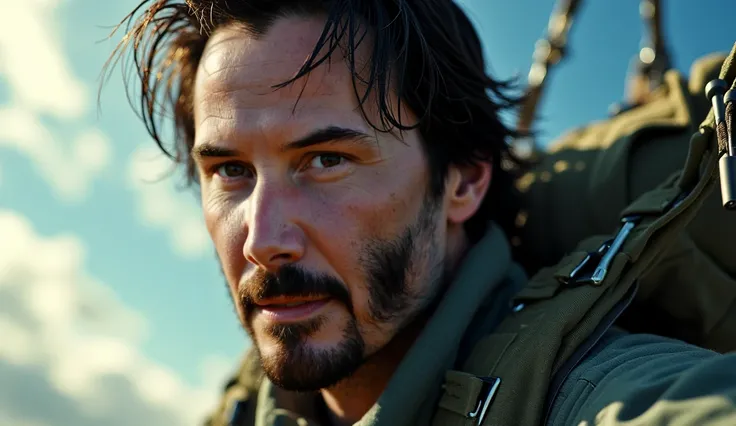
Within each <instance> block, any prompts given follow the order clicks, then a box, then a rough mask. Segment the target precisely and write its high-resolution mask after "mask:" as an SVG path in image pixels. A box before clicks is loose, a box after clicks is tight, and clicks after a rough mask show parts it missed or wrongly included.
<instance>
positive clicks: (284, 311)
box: [255, 297, 332, 323]
mask: <svg viewBox="0 0 736 426" xmlns="http://www.w3.org/2000/svg"><path fill="white" fill-rule="evenodd" d="M330 300H332V299H330V298H325V297H322V298H312V299H296V298H276V299H268V300H259V301H258V302H256V310H255V314H256V315H261V316H263V317H264V318H265V319H267V320H269V321H272V322H276V323H289V322H299V321H304V320H308V319H309V318H311V317H313V316H315V315H316V314H317V313H318V312H319V311H321V310H322V308H324V307H325V306H327V304H328V303H330Z"/></svg>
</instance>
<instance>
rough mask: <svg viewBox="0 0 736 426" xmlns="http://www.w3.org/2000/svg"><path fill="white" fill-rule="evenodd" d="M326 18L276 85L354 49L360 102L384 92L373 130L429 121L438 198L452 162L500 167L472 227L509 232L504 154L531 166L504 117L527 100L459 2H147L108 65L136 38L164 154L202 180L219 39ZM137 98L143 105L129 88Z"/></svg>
mask: <svg viewBox="0 0 736 426" xmlns="http://www.w3.org/2000/svg"><path fill="white" fill-rule="evenodd" d="M146 6H147V8H146V9H145V10H144V11H143V13H142V14H141V16H139V17H137V18H136V15H137V14H138V13H139V11H141V10H143V8H144V7H146ZM318 14H319V15H324V16H325V17H326V23H325V27H324V30H323V32H322V35H321V37H320V38H319V41H318V42H317V44H316V45H315V47H314V50H313V53H312V56H311V57H310V58H309V60H308V61H307V62H306V63H305V64H304V66H303V67H302V69H301V70H300V71H299V72H298V73H297V74H296V76H295V77H294V78H293V79H291V80H289V81H285V82H283V83H282V84H280V85H278V86H276V87H275V88H279V87H283V86H285V85H288V84H291V83H293V82H294V81H296V80H297V79H299V78H301V77H303V76H305V75H306V74H307V73H309V72H310V71H311V70H312V69H314V68H315V67H317V66H319V65H320V64H321V63H323V62H324V61H325V60H327V59H328V58H329V57H330V55H332V53H333V52H334V51H335V50H336V49H343V48H344V49H346V50H345V51H346V53H347V55H346V58H347V60H346V62H347V65H348V66H349V67H350V70H351V71H352V74H353V87H354V88H355V90H356V96H358V99H359V101H360V104H361V106H362V105H363V104H364V102H365V101H366V100H367V99H369V98H368V95H369V94H370V93H374V94H375V95H377V96H375V97H373V99H377V102H378V103H379V105H378V107H379V111H380V123H371V124H372V125H373V127H374V128H376V130H379V131H385V130H388V129H392V128H393V129H399V130H406V129H410V128H415V127H416V128H418V129H419V131H420V134H421V136H422V139H423V143H424V148H425V150H426V152H427V155H428V158H429V163H430V170H431V176H432V177H431V182H429V185H430V190H431V191H432V193H433V194H434V195H439V194H441V193H442V191H443V189H444V181H445V178H446V175H447V171H448V166H449V165H450V164H457V165H465V164H469V163H472V162H478V161H489V162H491V163H492V166H493V178H492V183H491V186H490V189H489V192H488V195H487V196H486V198H485V199H484V201H483V203H482V204H481V207H480V209H479V211H478V212H477V213H476V214H475V215H474V217H472V218H471V219H470V220H468V222H467V223H466V226H465V229H466V231H467V233H468V235H469V236H470V238H476V237H480V235H482V233H483V231H484V229H485V226H486V224H487V222H488V221H489V220H490V219H492V220H495V221H496V222H498V223H499V224H500V225H501V226H502V227H503V228H505V229H506V230H510V229H511V228H510V226H511V224H512V222H513V216H514V215H515V214H516V208H517V206H515V205H509V204H512V203H513V200H514V197H512V196H511V193H512V192H513V191H514V187H513V184H512V181H513V175H512V172H511V171H510V170H509V167H504V166H503V164H502V162H505V163H506V164H512V165H516V166H521V162H520V161H518V160H517V159H515V158H514V156H513V155H512V154H511V152H510V151H509V149H508V139H509V137H514V136H517V135H516V134H515V132H514V131H513V130H512V129H510V128H509V127H507V126H506V125H505V124H504V123H503V122H502V117H501V115H502V113H503V112H504V111H505V110H511V109H512V108H515V107H516V106H517V105H518V104H519V102H520V99H519V98H514V97H513V96H511V95H509V94H508V93H507V91H511V89H512V88H513V86H512V85H511V82H510V81H498V80H494V79H493V78H491V77H489V76H488V74H487V73H486V70H485V65H486V64H485V61H484V57H483V49H482V46H481V42H480V39H479V37H478V34H477V33H476V31H475V29H474V28H473V25H472V24H471V22H470V20H469V19H468V17H467V16H466V15H465V13H464V12H463V11H462V10H461V9H460V8H459V7H458V6H457V5H456V4H455V3H454V2H453V1H452V0H238V1H236V0H186V2H182V1H174V0H154V1H151V0H144V1H143V2H142V3H140V4H139V5H138V7H136V8H135V9H134V10H133V11H132V12H131V13H130V14H129V15H128V16H126V17H125V18H124V19H123V21H122V22H121V24H120V25H123V24H126V25H127V33H126V35H125V37H124V39H123V40H122V41H121V42H120V44H119V45H118V46H117V48H116V49H115V51H114V52H113V54H112V55H111V57H110V61H108V63H107V64H106V68H107V67H108V66H110V65H111V64H112V61H117V59H119V58H120V57H121V56H122V55H123V53H124V52H125V49H126V47H127V46H129V45H130V43H132V49H131V50H132V52H131V53H132V59H133V64H132V65H133V71H134V73H135V78H136V80H137V81H136V82H137V83H139V84H140V89H141V94H140V96H139V97H138V98H137V100H138V101H139V102H140V104H139V105H138V107H139V108H140V116H141V118H142V120H143V121H144V123H145V125H146V128H147V130H148V132H149V133H150V134H151V136H152V137H153V139H154V140H155V141H156V143H157V144H158V146H159V147H160V148H161V149H162V150H163V151H164V153H166V154H167V155H169V156H170V157H171V158H172V159H174V160H175V161H176V162H177V163H180V164H185V165H186V168H187V177H188V179H189V182H190V183H193V182H196V181H197V176H196V169H195V167H194V164H193V162H192V159H191V156H190V151H191V148H192V145H193V141H194V122H193V111H192V99H193V96H192V95H193V94H192V91H193V84H194V78H195V73H196V70H197V66H198V64H199V61H200V59H201V57H202V53H203V51H204V48H205V44H206V42H207V40H208V38H209V36H210V35H211V34H212V32H213V31H214V30H215V29H217V28H219V27H222V26H225V25H231V24H236V25H239V26H241V27H242V28H243V29H244V30H246V31H249V32H250V33H252V34H253V35H255V36H259V35H262V34H263V33H265V32H266V31H267V30H268V28H269V26H270V25H271V24H272V23H273V22H274V21H275V20H276V19H278V18H280V17H285V16H291V15H318ZM119 27H120V26H118V28H119ZM366 31H371V33H370V34H369V35H370V36H371V38H370V39H371V40H372V47H371V55H372V56H371V58H370V59H371V61H370V67H369V69H368V72H367V75H366V72H365V71H364V70H360V71H358V70H357V69H356V63H355V61H356V59H355V56H354V52H355V51H356V48H357V46H358V45H359V44H360V43H361V42H362V41H363V40H364V37H365V36H366V34H367V33H366ZM113 33H114V32H113ZM340 53H342V51H341V52H340ZM123 69H124V70H123V73H124V78H126V79H127V77H129V75H128V74H127V73H126V68H125V67H124V68H123ZM358 83H361V84H365V85H366V86H365V87H367V89H366V90H365V92H363V93H360V92H359V91H358V87H360V86H359V85H358ZM389 90H394V91H395V92H396V94H397V95H398V98H399V102H403V103H405V104H406V106H407V107H408V108H409V109H410V110H411V111H412V112H413V113H414V114H415V115H416V116H417V117H418V120H417V122H416V123H413V124H411V125H407V124H405V123H402V121H401V117H397V116H394V113H393V111H396V110H398V109H393V108H391V105H390V103H389V97H388V93H389ZM128 98H129V100H131V101H132V99H131V98H130V92H128ZM167 107H168V108H171V109H173V119H174V125H175V129H174V130H175V137H176V142H175V143H174V146H173V150H171V149H167V148H166V147H165V146H164V143H163V141H162V138H161V126H160V120H161V119H162V118H165V113H166V111H167ZM364 115H365V114H364Z"/></svg>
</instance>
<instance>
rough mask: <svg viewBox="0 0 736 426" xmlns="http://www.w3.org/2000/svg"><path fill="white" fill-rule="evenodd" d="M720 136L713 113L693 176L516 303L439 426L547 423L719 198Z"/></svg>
mask: <svg viewBox="0 0 736 426" xmlns="http://www.w3.org/2000/svg"><path fill="white" fill-rule="evenodd" d="M735 60H736V44H734V48H733V50H732V51H731V53H730V55H729V57H728V58H727V59H726V61H725V62H724V65H723V68H722V69H721V79H723V80H725V81H733V80H734V77H736V64H735V63H734V62H735ZM734 83H736V82H734ZM734 85H735V86H736V84H734ZM732 90H733V89H732ZM716 127H717V126H716V118H715V116H714V113H713V112H712V111H711V113H710V114H709V115H708V117H707V118H706V119H705V120H704V121H703V123H702V124H701V125H700V128H699V131H698V132H697V133H695V134H694V135H693V136H692V138H691V141H690V149H689V153H688V156H687V160H686V162H685V165H684V167H683V169H682V170H681V171H680V172H678V173H677V174H675V175H674V176H672V177H671V178H670V179H669V180H667V181H666V182H664V183H663V184H662V185H660V186H659V187H657V188H656V189H654V190H652V191H650V192H648V193H645V194H643V195H642V196H641V197H640V198H638V199H637V200H636V201H634V203H632V204H631V205H629V206H628V207H627V208H626V209H625V210H624V211H623V212H622V214H621V226H620V228H619V229H618V231H617V232H616V233H615V234H614V235H613V236H610V237H603V236H599V237H591V238H588V239H586V240H584V241H582V242H581V243H580V244H579V246H578V248H577V249H576V250H575V251H574V252H573V253H571V254H569V255H568V256H566V257H565V258H563V259H562V261H561V262H560V263H559V264H558V265H556V266H554V267H551V268H544V269H542V270H540V271H539V272H538V273H537V274H536V275H535V276H534V277H533V278H532V279H531V280H530V281H529V283H528V285H527V286H526V287H525V288H524V289H523V290H521V291H520V292H519V294H518V295H517V296H516V297H515V299H514V302H513V303H514V309H513V311H514V312H513V313H512V314H511V315H509V316H508V317H507V318H506V319H505V320H504V321H503V322H502V323H501V324H500V325H499V327H498V328H497V329H496V330H495V331H494V332H493V333H492V334H490V335H487V336H485V337H483V338H481V339H480V340H479V341H478V342H477V344H476V345H475V348H474V349H473V351H472V352H471V354H470V356H469V357H468V359H467V361H466V362H465V365H464V367H463V369H462V371H455V370H451V371H448V372H447V373H446V375H445V386H444V389H445V390H444V392H443V395H442V396H441V398H440V400H439V403H438V409H437V412H436V414H435V417H434V420H433V425H435V426H439V425H449V426H475V425H508V424H514V425H519V426H538V425H540V424H543V422H545V420H546V415H547V412H546V411H547V408H548V407H549V406H550V404H551V401H552V400H554V398H555V397H556V394H557V392H558V390H559V387H560V386H561V384H562V383H563V382H564V380H565V378H566V377H567V374H568V373H569V372H570V371H571V370H572V369H573V368H574V367H575V366H576V365H577V363H578V362H579V361H580V360H581V359H582V358H584V356H585V355H586V354H587V352H588V351H589V350H590V348H592V347H593V346H594V345H595V343H596V342H597V340H598V339H599V338H600V336H602V335H603V334H604V333H605V331H606V330H607V329H608V328H609V327H610V326H611V325H612V324H613V323H614V322H615V321H616V319H617V318H618V316H619V315H620V314H621V313H622V312H623V311H624V310H625V309H626V307H627V306H628V304H629V302H630V301H631V300H632V299H633V298H634V296H635V294H636V289H637V286H636V280H637V279H638V277H640V276H641V275H643V274H644V273H645V272H646V271H647V270H648V269H649V268H650V267H651V266H652V265H654V264H655V263H656V262H657V261H658V259H659V258H660V257H661V256H662V254H663V253H665V252H666V250H667V249H668V247H669V246H670V244H671V243H672V242H673V241H674V240H675V239H676V238H677V237H678V234H679V233H680V232H681V231H682V230H683V229H684V228H685V226H686V225H687V224H688V223H689V222H690V221H691V220H692V218H693V217H694V216H695V215H696V214H697V212H698V210H699V209H700V207H701V205H702V204H703V201H704V200H705V199H706V197H707V195H708V194H709V193H710V191H712V189H713V186H714V184H715V182H716V178H717V171H716V170H717V168H718V167H717V166H718V163H719V158H720V157H721V156H722V155H723V154H724V153H727V150H728V146H727V145H726V144H725V143H724V142H723V141H722V140H718V141H717V140H716V139H722V138H716V137H715V133H716ZM721 130H722V129H718V132H717V133H719V134H720V135H722V134H723V133H722V131H721ZM724 158H733V157H730V156H728V155H726V156H724ZM728 161H732V160H728ZM721 173H724V172H721Z"/></svg>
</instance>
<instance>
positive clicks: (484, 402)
mask: <svg viewBox="0 0 736 426" xmlns="http://www.w3.org/2000/svg"><path fill="white" fill-rule="evenodd" d="M478 378H479V379H481V380H482V381H483V386H482V388H481V392H480V394H481V395H484V396H483V397H482V398H478V405H477V406H476V407H475V410H473V412H472V413H468V417H469V418H471V419H477V420H476V422H475V424H476V425H482V424H483V420H484V419H485V417H486V413H487V412H488V407H489V406H490V405H491V401H493V397H494V396H495V395H496V391H498V387H499V386H500V385H501V379H499V378H498V377H478Z"/></svg>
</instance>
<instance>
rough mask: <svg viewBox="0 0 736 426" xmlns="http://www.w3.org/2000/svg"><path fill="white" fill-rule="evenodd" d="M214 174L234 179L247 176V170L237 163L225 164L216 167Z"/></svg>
mask: <svg viewBox="0 0 736 426" xmlns="http://www.w3.org/2000/svg"><path fill="white" fill-rule="evenodd" d="M215 172H216V173H217V174H218V175H220V177H224V178H226V179H234V178H239V177H243V176H247V175H248V168H247V167H245V166H244V165H242V164H238V163H225V164H221V165H220V166H218V167H217V169H216V170H215Z"/></svg>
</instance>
